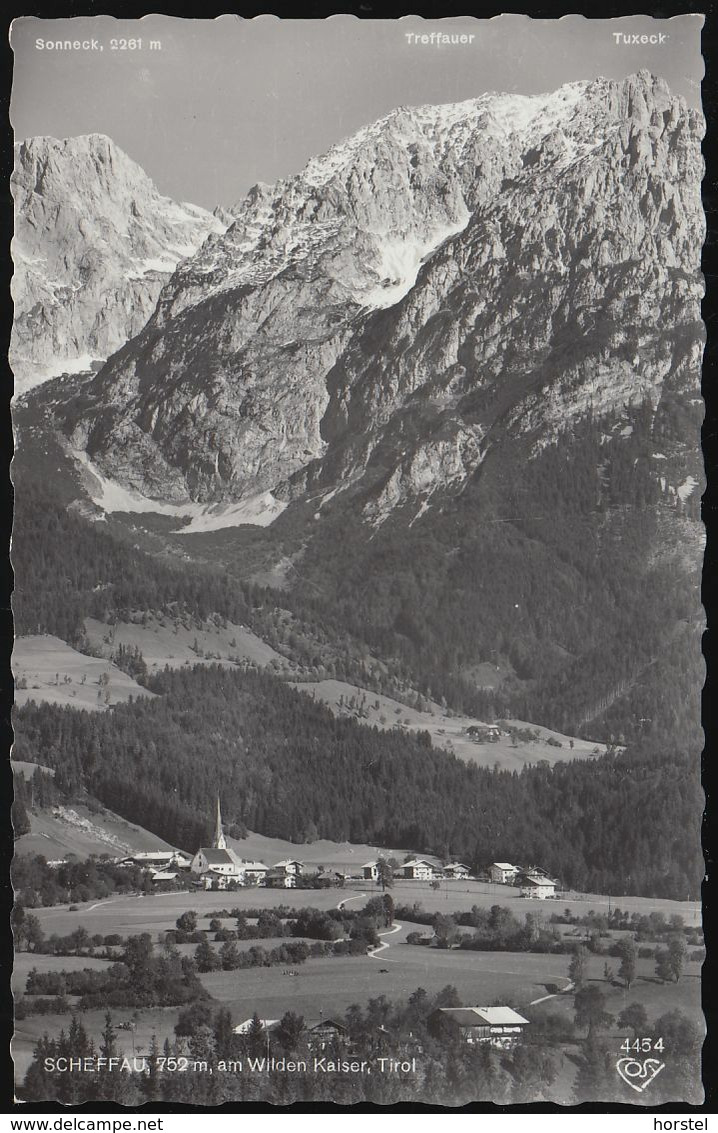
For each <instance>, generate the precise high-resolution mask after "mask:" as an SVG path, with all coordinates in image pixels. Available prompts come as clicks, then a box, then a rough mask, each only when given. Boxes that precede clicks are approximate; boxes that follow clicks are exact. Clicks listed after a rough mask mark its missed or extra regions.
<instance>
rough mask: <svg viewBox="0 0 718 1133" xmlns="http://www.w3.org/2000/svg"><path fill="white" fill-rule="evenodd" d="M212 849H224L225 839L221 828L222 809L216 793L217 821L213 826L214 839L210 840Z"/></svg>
mask: <svg viewBox="0 0 718 1133" xmlns="http://www.w3.org/2000/svg"><path fill="white" fill-rule="evenodd" d="M212 849H213V850H226V849H227V839H226V838H225V836H224V830H223V829H222V811H221V808H220V805H219V795H217V821H216V824H215V828H214V841H213V842H212Z"/></svg>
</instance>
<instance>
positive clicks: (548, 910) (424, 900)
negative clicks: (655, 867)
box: [347, 881, 701, 925]
mask: <svg viewBox="0 0 718 1133" xmlns="http://www.w3.org/2000/svg"><path fill="white" fill-rule="evenodd" d="M355 885H356V886H357V887H358V888H359V890H360V891H361V890H362V887H361V886H360V883H359V882H352V883H351V888H352V889H353V888H354V887H355ZM375 891H376V890H375ZM347 892H349V890H347ZM367 892H369V893H371V892H372V890H371V889H369V890H367ZM390 892H391V896H392V898H393V900H394V903H395V904H396V905H413V904H414V902H415V901H416V902H418V903H419V904H420V905H422V906H423V907H424V909H426V910H427V912H439V913H453V912H465V911H467V910H468V909H470V908H471V906H472V905H478V906H479V907H481V908H485V907H491V905H508V906H510V908H511V910H512V912H513V913H515V914H516V916H518V917H522V916H523V915H524V913H535V914H537V915H539V916H540V917H542V918H544V919H545V920H548V919H549V918H550V916H551V914H552V913H561V912H563V910H564V909H570V910H571V912H572V913H576V914H579V915H585V914H586V913H587V912H588V911H589V910H590V909H595V910H596V911H603V912H608V910H609V907H610V908H613V909H615V908H620V909H627V910H628V911H629V912H637V913H651V912H654V911H655V912H662V913H665V915H666V916H670V915H671V914H672V913H678V914H680V915H681V916H682V917H683V918H684V920H685V923H686V925H694V924H695V925H698V924H700V911H701V906H700V903H699V902H698V901H669V900H665V899H663V898H662V897H611V898H609V897H607V896H605V895H604V894H596V893H581V894H579V893H567V894H566V895H565V896H564V895H561V896H560V897H558V898H556V899H552V900H547V901H531V900H529V899H527V898H525V897H522V896H521V891H520V890H519V889H517V888H515V887H514V886H512V885H494V884H492V883H490V882H482V881H449V882H443V881H442V883H441V887H440V888H439V889H432V888H431V884H430V882H428V881H405V882H395V884H394V887H393V888H392V889H391V890H390Z"/></svg>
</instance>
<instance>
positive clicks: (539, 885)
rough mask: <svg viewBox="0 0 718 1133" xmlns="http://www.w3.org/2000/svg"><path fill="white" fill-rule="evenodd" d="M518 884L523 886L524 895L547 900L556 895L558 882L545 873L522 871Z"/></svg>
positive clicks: (522, 894) (522, 892) (522, 893)
mask: <svg viewBox="0 0 718 1133" xmlns="http://www.w3.org/2000/svg"><path fill="white" fill-rule="evenodd" d="M518 884H519V886H520V887H521V896H522V897H537V898H539V899H540V900H545V899H546V898H547V897H555V896H556V882H555V881H553V880H552V878H550V877H546V875H545V874H543V873H534V872H530V873H521V874H519V878H518Z"/></svg>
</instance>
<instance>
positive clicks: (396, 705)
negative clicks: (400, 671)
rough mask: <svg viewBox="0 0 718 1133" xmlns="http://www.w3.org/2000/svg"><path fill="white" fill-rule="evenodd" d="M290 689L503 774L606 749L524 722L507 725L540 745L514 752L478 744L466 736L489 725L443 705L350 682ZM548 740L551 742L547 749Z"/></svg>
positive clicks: (509, 746)
mask: <svg viewBox="0 0 718 1133" xmlns="http://www.w3.org/2000/svg"><path fill="white" fill-rule="evenodd" d="M292 685H293V687H294V688H296V689H298V690H299V692H302V693H304V694H305V695H306V696H311V697H314V698H315V699H316V700H318V701H321V702H322V703H323V704H326V705H327V706H328V707H329V708H330V709H331V710H332V712H333V713H334V715H335V716H338V717H352V718H353V719H356V720H359V721H360V722H361V723H364V724H367V725H369V726H370V727H376V728H380V729H382V730H389V729H392V728H399V729H401V731H404V732H428V733H429V735H430V736H431V742H432V744H433V745H434V747H436V748H443V749H444V750H445V751H449V752H452V753H453V754H454V755H456V756H457V757H458V758H459V759H462V760H464V762H466V763H476V764H478V766H480V767H493V766H494V764H498V765H499V767H501V768H502V769H504V770H508V771H520V770H521V768H522V767H525V766H526V765H527V764H530V763H538V762H539V760H546V761H547V762H548V763H551V764H553V763H558V762H560V761H562V760H567V759H582V758H588V757H589V756H592V755H595V754H603V753H604V752H605V751H606V747H605V745H604V744H599V743H594V742H593V741H591V740H582V739H578V738H577V737H572V736H565V735H563V734H562V733H560V732H555V731H552V730H551V729H550V728H543V727H540V726H539V725H537V724H528V723H526V722H525V721H522V720H511V721H508V723H510V724H512V725H514V726H515V727H517V728H531V729H533V730H534V731H535V732H536V733H537V734H538V739H536V740H531V741H523V740H518V741H517V743H516V745H515V746H514V744H513V743H512V740H511V738H510V737H509V736H502V737H501V738H500V739H499V740H497V741H495V742H489V743H476V742H475V741H474V740H472V739H471V737H470V736H468V735H467V734H466V730H467V729H468V728H470V727H472V726H475V725H477V726H481V725H482V724H485V721H481V720H476V719H474V718H473V717H471V716H461V715H456V714H452V715H448V713H447V712H445V711H444V710H443V709H442V708H441V706H440V705H438V704H436V703H434V702H431V701H425V704H426V708H425V709H424V710H422V711H420V710H419V709H418V708H410V707H408V706H407V705H406V704H401V703H400V702H399V701H398V700H394V699H392V698H391V697H389V696H383V695H382V694H381V693H378V692H371V691H370V690H369V689H364V688H360V687H358V686H356V685H351V684H348V683H347V682H346V681H337V680H324V681H313V682H292ZM549 740H552V741H553V742H552V743H549ZM571 743H573V747H571V746H570V745H571ZM557 745H560V746H557Z"/></svg>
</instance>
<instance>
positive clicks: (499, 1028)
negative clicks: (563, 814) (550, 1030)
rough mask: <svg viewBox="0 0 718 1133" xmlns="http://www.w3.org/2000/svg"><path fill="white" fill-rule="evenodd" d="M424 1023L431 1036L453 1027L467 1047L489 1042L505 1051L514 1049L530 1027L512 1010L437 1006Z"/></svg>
mask: <svg viewBox="0 0 718 1133" xmlns="http://www.w3.org/2000/svg"><path fill="white" fill-rule="evenodd" d="M427 1022H428V1024H429V1029H430V1030H431V1031H433V1033H434V1034H441V1032H442V1031H445V1030H446V1029H451V1028H452V1027H455V1028H458V1031H459V1034H460V1035H461V1038H462V1039H463V1040H464V1042H465V1043H467V1044H468V1045H469V1046H473V1045H474V1044H477V1043H490V1044H491V1046H496V1047H501V1048H502V1049H504V1050H510V1049H511V1048H512V1047H514V1046H516V1044H517V1043H518V1042H520V1041H521V1039H522V1038H523V1035H524V1031H525V1030H526V1028H527V1027H528V1026H529V1025H530V1024H529V1020H528V1019H525V1018H524V1017H523V1015H519V1013H518V1011H514V1009H513V1007H438V1008H437V1009H436V1010H435V1011H432V1013H431V1015H430V1016H429V1018H428V1020H427Z"/></svg>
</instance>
